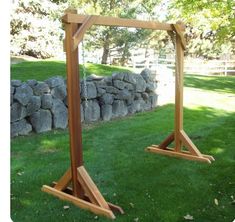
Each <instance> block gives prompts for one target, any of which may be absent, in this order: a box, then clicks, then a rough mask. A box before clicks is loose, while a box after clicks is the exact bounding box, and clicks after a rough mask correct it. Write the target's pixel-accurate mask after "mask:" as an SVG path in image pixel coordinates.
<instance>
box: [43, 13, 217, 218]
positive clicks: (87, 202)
mask: <svg viewBox="0 0 235 222" xmlns="http://www.w3.org/2000/svg"><path fill="white" fill-rule="evenodd" d="M62 21H63V23H64V25H65V33H66V37H65V50H66V64H67V92H68V111H69V135H70V158H71V167H70V168H69V169H68V170H67V171H66V172H65V174H64V175H63V176H62V177H61V178H60V179H59V181H58V182H53V184H52V186H47V185H44V186H43V187H42V191H44V192H47V193H50V194H52V195H54V196H56V197H59V198H60V199H63V200H66V201H69V202H72V203H73V204H75V205H77V206H79V207H80V208H83V209H87V210H90V211H92V212H93V213H95V214H99V215H103V216H106V217H108V218H111V219H115V215H114V213H113V212H114V211H117V212H119V213H121V214H123V213H124V211H123V210H122V208H121V207H119V206H116V205H114V204H111V203H109V202H107V201H106V200H105V199H104V197H103V196H102V194H101V193H100V192H99V189H98V188H97V187H96V185H95V183H94V182H93V181H92V179H91V178H90V176H89V174H88V173H87V171H86V169H85V168H84V165H83V151H82V126H81V113H80V93H79V92H80V84H79V81H80V80H79V69H78V67H79V61H78V45H79V43H80V42H81V40H82V39H83V36H84V34H85V32H86V31H87V30H88V29H89V28H90V27H91V26H92V25H104V26H120V27H133V28H144V29H152V30H165V31H167V32H168V33H169V34H170V35H172V36H173V35H174V36H175V38H176V73H175V127H174V132H173V133H171V134H170V135H169V136H168V137H167V138H166V139H165V140H164V141H163V142H162V143H161V144H160V145H152V146H150V147H147V148H146V151H149V152H153V153H158V154H163V155H168V156H175V157H181V158H185V159H189V160H196V161H202V162H206V163H211V161H213V160H214V158H213V157H212V156H209V155H204V154H201V152H200V151H199V150H198V149H197V147H196V146H195V145H194V144H193V142H192V141H191V140H190V138H189V137H188V136H187V134H186V133H185V132H184V130H183V62H184V50H185V47H186V43H185V39H184V36H183V31H184V25H183V24H182V23H177V24H167V23H160V22H156V21H140V20H132V19H123V18H113V17H103V16H95V15H89V16H86V15H78V14H77V12H76V10H66V11H65V15H64V16H63V17H62ZM173 141H174V142H175V148H173V149H172V148H169V147H168V146H169V144H171V143H172V142H173ZM183 146H184V147H185V148H187V150H188V151H184V150H182V147H183ZM70 184H71V185H72V187H70Z"/></svg>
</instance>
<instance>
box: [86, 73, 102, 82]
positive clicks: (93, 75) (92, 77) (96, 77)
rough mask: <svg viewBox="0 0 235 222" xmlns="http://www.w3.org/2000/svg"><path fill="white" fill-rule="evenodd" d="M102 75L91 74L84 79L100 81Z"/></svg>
mask: <svg viewBox="0 0 235 222" xmlns="http://www.w3.org/2000/svg"><path fill="white" fill-rule="evenodd" d="M103 78H104V77H103V76H97V75H96V74H91V75H89V76H88V77H87V78H86V81H100V80H102V79H103Z"/></svg>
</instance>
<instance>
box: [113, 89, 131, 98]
mask: <svg viewBox="0 0 235 222" xmlns="http://www.w3.org/2000/svg"><path fill="white" fill-rule="evenodd" d="M130 98H131V93H130V92H129V91H128V90H127V89H123V90H121V91H120V92H119V93H118V94H117V95H116V96H115V99H118V100H128V99H130Z"/></svg>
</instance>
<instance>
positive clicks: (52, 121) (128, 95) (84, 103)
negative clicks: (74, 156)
mask: <svg viewBox="0 0 235 222" xmlns="http://www.w3.org/2000/svg"><path fill="white" fill-rule="evenodd" d="M84 85H86V87H84ZM80 86H81V87H80V88H81V90H80V95H81V103H80V107H81V120H82V122H84V121H85V122H93V121H98V120H104V121H108V120H110V119H113V118H117V117H123V116H126V115H128V114H133V113H136V112H143V111H145V110H150V109H152V108H154V107H156V106H157V98H158V96H157V94H156V89H157V80H156V78H155V76H154V75H153V74H151V72H150V71H149V70H147V69H145V70H143V71H142V72H141V73H140V74H134V73H127V72H125V73H124V72H122V73H113V75H112V76H109V77H100V76H95V75H91V76H88V77H87V79H86V84H85V83H84V81H81V83H80ZM84 88H87V90H84ZM85 98H86V99H85ZM67 125H68V109H67V91H66V80H64V79H63V78H62V77H59V76H57V77H52V78H50V79H47V80H46V81H44V82H40V81H36V80H28V81H26V82H21V81H20V80H11V136H12V137H15V136H18V135H27V134H29V133H30V132H32V131H33V132H36V133H40V132H46V131H50V130H52V129H65V128H66V127H67Z"/></svg>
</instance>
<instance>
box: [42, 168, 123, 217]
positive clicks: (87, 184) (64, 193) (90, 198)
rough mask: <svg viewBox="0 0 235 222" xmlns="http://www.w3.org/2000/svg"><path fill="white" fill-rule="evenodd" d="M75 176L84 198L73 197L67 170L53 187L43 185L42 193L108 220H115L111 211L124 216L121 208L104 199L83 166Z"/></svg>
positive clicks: (69, 170)
mask: <svg viewBox="0 0 235 222" xmlns="http://www.w3.org/2000/svg"><path fill="white" fill-rule="evenodd" d="M77 174H78V183H79V184H80V186H81V188H82V190H83V191H84V198H79V197H76V196H74V195H73V189H72V188H71V187H69V186H68V184H69V183H70V182H71V169H68V170H67V171H66V173H65V174H64V175H63V176H62V177H61V179H60V180H59V181H58V182H54V183H53V184H54V185H53V186H47V185H44V186H43V187H42V191H44V192H46V193H49V194H51V195H54V196H56V197H58V198H60V199H62V200H65V201H68V202H71V203H73V204H74V205H76V206H78V207H80V208H82V209H86V210H90V211H91V212H93V213H95V214H98V215H103V216H106V217H108V218H110V219H115V215H114V213H113V211H116V212H119V213H121V214H124V211H123V209H122V208H121V207H119V206H117V205H114V204H112V203H109V202H107V201H106V200H105V199H104V197H103V196H102V194H101V193H100V191H99V189H98V188H97V186H96V185H95V183H94V182H93V181H92V179H91V177H90V176H89V174H88V173H87V171H86V169H85V168H84V166H80V167H78V168H77Z"/></svg>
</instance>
